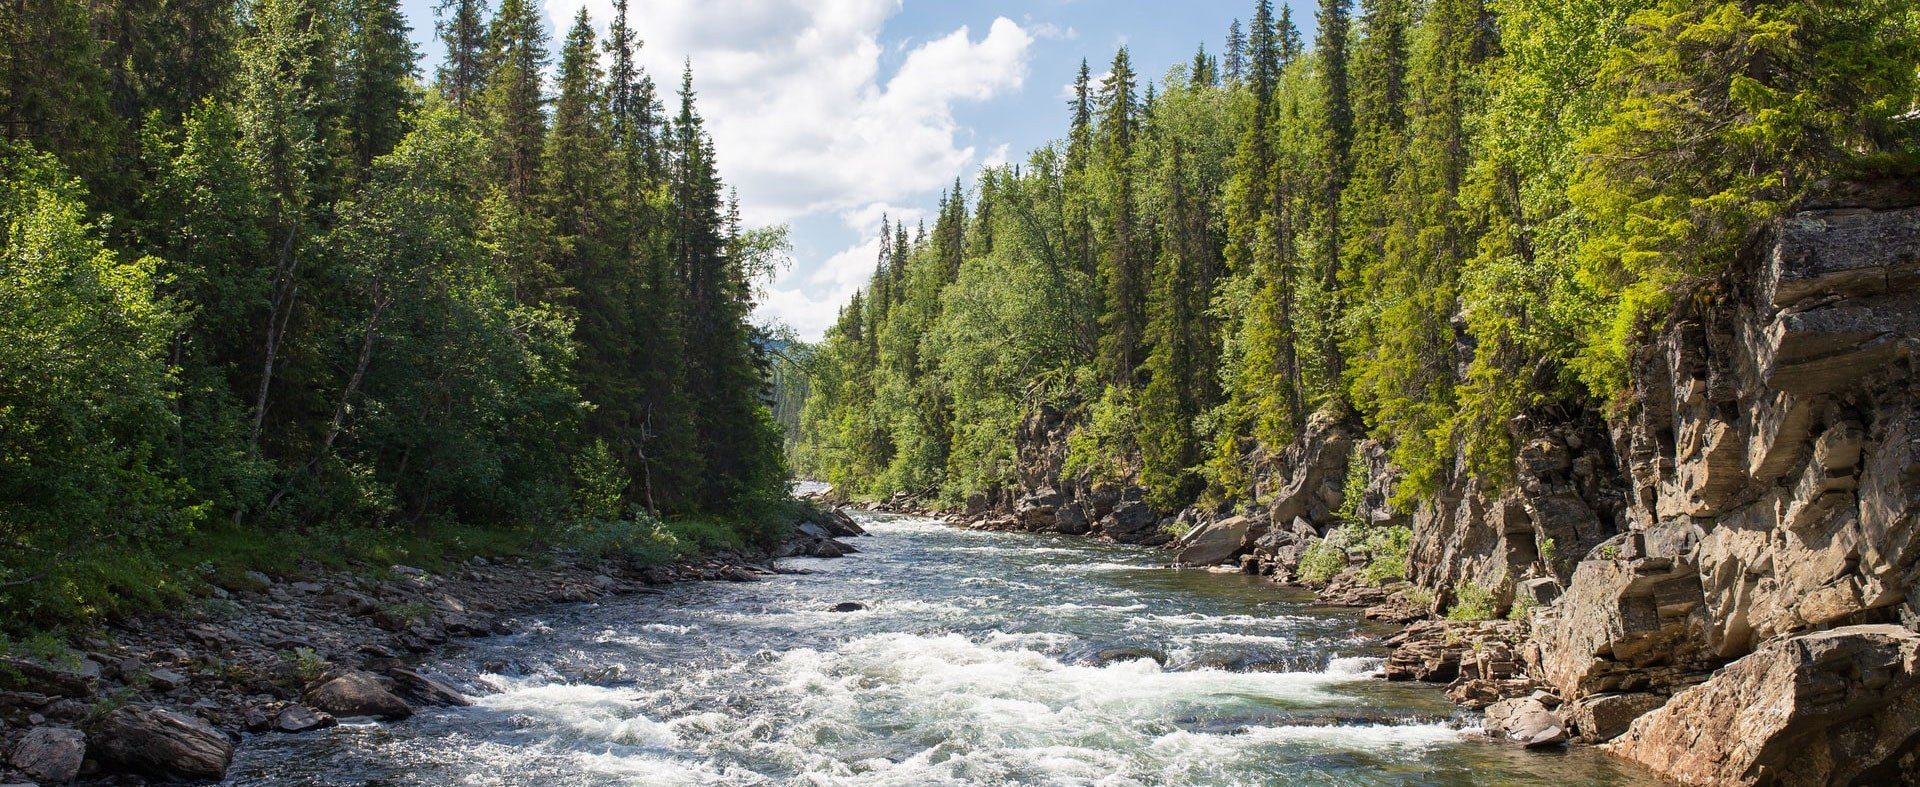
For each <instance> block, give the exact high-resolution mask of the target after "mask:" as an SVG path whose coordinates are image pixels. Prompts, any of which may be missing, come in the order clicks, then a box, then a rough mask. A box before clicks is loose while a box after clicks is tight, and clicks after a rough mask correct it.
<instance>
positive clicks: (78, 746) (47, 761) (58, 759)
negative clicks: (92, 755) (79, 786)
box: [8, 727, 87, 784]
mask: <svg viewBox="0 0 1920 787" xmlns="http://www.w3.org/2000/svg"><path fill="white" fill-rule="evenodd" d="M86 756H87V735H86V733H83V732H81V731H79V730H74V729H67V728H64V727H35V728H33V729H31V730H28V731H27V734H26V735H24V736H22V737H21V738H20V742H19V743H18V744H15V745H14V747H13V754H12V755H10V757H9V758H8V759H9V760H10V761H11V762H12V763H13V767H15V768H19V769H20V772H21V773H25V774H26V775H27V776H28V777H29V778H32V779H33V780H35V781H39V782H44V783H47V784H66V783H67V782H70V781H73V780H74V777H77V776H79V775H80V764H81V763H82V762H84V761H85V760H86Z"/></svg>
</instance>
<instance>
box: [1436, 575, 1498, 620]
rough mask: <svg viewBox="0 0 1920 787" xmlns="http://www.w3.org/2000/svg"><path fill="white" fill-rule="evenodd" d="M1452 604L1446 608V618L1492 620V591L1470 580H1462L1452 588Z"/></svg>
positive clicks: (1494, 610) (1493, 611)
mask: <svg viewBox="0 0 1920 787" xmlns="http://www.w3.org/2000/svg"><path fill="white" fill-rule="evenodd" d="M1453 593H1454V598H1453V606H1452V607H1450V608H1448V609H1447V619H1448V620H1492V619H1493V618H1494V613H1496V612H1498V611H1499V610H1498V609H1496V608H1495V605H1494V599H1493V591H1491V590H1488V589H1487V588H1486V587H1484V586H1482V585H1478V584H1475V583H1472V582H1463V583H1461V584H1460V585H1459V586H1458V587H1455V588H1454V589H1453Z"/></svg>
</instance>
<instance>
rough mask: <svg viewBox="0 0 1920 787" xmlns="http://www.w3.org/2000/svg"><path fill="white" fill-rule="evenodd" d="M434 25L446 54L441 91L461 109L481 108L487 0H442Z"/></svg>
mask: <svg viewBox="0 0 1920 787" xmlns="http://www.w3.org/2000/svg"><path fill="white" fill-rule="evenodd" d="M435 17H436V19H435V22H434V28H435V30H436V32H438V33H439V35H440V43H441V45H442V46H444V47H445V49H446V54H445V56H444V57H442V59H441V61H440V74H439V85H440V94H441V95H443V96H446V97H447V100H449V101H452V102H453V105H454V106H455V107H458V108H459V109H460V111H461V112H466V113H469V114H471V113H475V112H477V111H478V107H479V103H480V94H481V93H483V92H485V91H486V86H487V72H488V71H489V70H490V69H489V67H488V65H487V3H486V0H441V2H440V4H439V6H437V7H436V8H435Z"/></svg>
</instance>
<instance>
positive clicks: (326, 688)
mask: <svg viewBox="0 0 1920 787" xmlns="http://www.w3.org/2000/svg"><path fill="white" fill-rule="evenodd" d="M306 701H307V704H309V705H312V706H313V707H315V708H318V709H319V710H322V711H325V712H327V713H330V714H332V715H334V716H337V717H341V718H358V717H365V716H371V717H373V718H376V719H384V720H389V721H394V720H399V719H404V718H407V717H409V716H412V715H413V707H412V706H410V705H408V704H407V701H406V700H403V699H400V698H399V697H398V696H395V695H394V694H393V692H391V691H388V690H387V688H386V686H383V685H381V683H380V680H379V679H378V678H376V677H374V676H373V675H372V674H371V673H367V672H362V671H360V670H336V671H333V672H329V673H327V674H326V675H322V676H321V677H320V679H318V680H316V681H314V682H313V683H311V684H309V685H308V687H307V691H306Z"/></svg>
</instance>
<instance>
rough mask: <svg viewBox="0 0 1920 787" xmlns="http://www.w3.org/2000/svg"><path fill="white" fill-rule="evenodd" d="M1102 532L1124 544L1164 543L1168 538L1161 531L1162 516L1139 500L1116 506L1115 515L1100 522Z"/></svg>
mask: <svg viewBox="0 0 1920 787" xmlns="http://www.w3.org/2000/svg"><path fill="white" fill-rule="evenodd" d="M1100 531H1101V532H1102V533H1105V534H1106V536H1107V537H1108V538H1111V539H1113V540H1114V541H1118V542H1120V543H1122V544H1148V545H1151V544H1153V543H1164V542H1165V541H1166V540H1167V538H1168V536H1167V534H1166V533H1164V532H1161V530H1160V516H1159V515H1158V514H1155V513H1154V512H1153V508H1152V507H1150V506H1148V505H1147V504H1146V503H1144V502H1141V501H1138V500H1129V501H1126V502H1122V503H1120V504H1119V505H1117V506H1114V509H1113V513H1111V514H1108V515H1107V516H1106V517H1105V518H1103V519H1101V520H1100Z"/></svg>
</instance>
